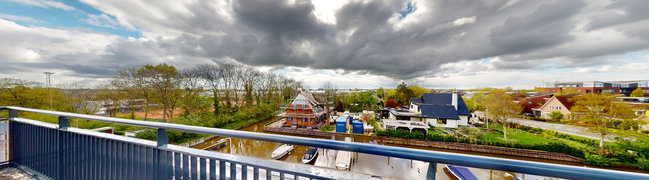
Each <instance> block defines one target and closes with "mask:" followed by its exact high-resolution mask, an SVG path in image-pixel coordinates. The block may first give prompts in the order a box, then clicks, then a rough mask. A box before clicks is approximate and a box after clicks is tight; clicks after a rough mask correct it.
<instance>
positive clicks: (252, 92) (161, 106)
mask: <svg viewBox="0 0 649 180" xmlns="http://www.w3.org/2000/svg"><path fill="white" fill-rule="evenodd" d="M85 84H86V83H83V82H73V83H63V84H59V85H57V87H56V88H48V87H43V86H42V83H39V82H35V81H28V80H23V79H16V78H2V79H0V105H5V106H21V107H30V108H40V109H52V110H58V111H66V112H76V113H86V114H93V113H95V112H97V110H98V108H96V107H93V105H92V102H93V101H105V102H112V103H108V104H109V106H115V107H114V108H111V109H117V106H120V103H122V104H126V107H129V108H131V112H133V111H135V110H136V109H137V108H138V106H143V107H141V109H143V111H144V119H148V116H150V114H149V112H150V111H151V110H161V111H162V114H163V116H162V117H163V118H162V120H164V121H168V120H169V119H171V118H173V116H174V111H177V110H181V111H182V113H183V114H184V115H189V114H193V113H202V112H205V111H211V112H212V113H213V114H214V115H220V114H232V113H235V112H237V111H238V110H240V109H241V108H243V107H252V106H257V105H261V104H265V105H270V106H272V107H274V108H275V109H278V108H279V107H280V106H282V105H283V104H284V103H286V102H287V101H288V100H290V99H291V98H292V97H293V96H295V94H296V92H297V90H298V89H299V88H302V83H301V82H299V81H296V80H293V79H291V78H286V77H283V76H281V75H278V74H275V73H271V72H261V71H258V70H256V69H254V68H252V67H250V66H246V65H242V64H202V65H197V66H194V67H191V68H188V69H183V70H178V69H177V68H176V67H174V66H172V65H167V64H157V65H143V66H135V67H126V68H122V69H118V70H117V71H116V74H115V76H114V77H113V78H112V79H110V80H109V81H108V82H104V83H100V84H99V85H97V86H96V87H94V88H89V87H86V85H85ZM49 96H51V97H52V98H53V101H54V104H53V105H52V106H49V105H48V104H49V103H48V97H49ZM115 114H116V112H109V115H111V116H114V115H115ZM131 116H132V117H133V116H134V115H131ZM133 118H134V117H133Z"/></svg>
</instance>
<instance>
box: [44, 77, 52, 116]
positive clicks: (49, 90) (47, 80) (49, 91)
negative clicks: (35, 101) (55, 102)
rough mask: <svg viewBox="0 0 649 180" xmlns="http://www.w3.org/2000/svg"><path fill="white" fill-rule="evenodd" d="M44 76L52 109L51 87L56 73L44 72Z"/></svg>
mask: <svg viewBox="0 0 649 180" xmlns="http://www.w3.org/2000/svg"><path fill="white" fill-rule="evenodd" d="M43 74H45V87H46V88H47V89H48V91H47V94H48V96H49V98H50V106H49V107H50V108H52V88H51V86H52V78H51V76H52V74H54V73H53V72H43Z"/></svg>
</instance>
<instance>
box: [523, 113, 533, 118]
mask: <svg viewBox="0 0 649 180" xmlns="http://www.w3.org/2000/svg"><path fill="white" fill-rule="evenodd" d="M523 116H527V117H534V115H533V114H532V113H523Z"/></svg>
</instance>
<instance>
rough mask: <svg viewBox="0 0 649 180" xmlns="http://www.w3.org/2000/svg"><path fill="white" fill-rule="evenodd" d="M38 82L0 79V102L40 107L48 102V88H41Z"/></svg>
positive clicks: (8, 104)
mask: <svg viewBox="0 0 649 180" xmlns="http://www.w3.org/2000/svg"><path fill="white" fill-rule="evenodd" d="M40 85H41V84H40V83H38V82H35V81H26V80H23V79H14V78H2V79H0V104H1V105H7V106H20V107H30V108H42V107H45V105H47V104H49V102H48V100H47V97H48V96H47V95H48V90H47V89H44V88H41V87H40Z"/></svg>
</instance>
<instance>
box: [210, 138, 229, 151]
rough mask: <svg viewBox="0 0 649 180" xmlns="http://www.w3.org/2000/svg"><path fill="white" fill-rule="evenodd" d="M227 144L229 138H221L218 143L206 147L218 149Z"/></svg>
mask: <svg viewBox="0 0 649 180" xmlns="http://www.w3.org/2000/svg"><path fill="white" fill-rule="evenodd" d="M227 145H228V143H227V139H220V140H218V141H216V143H213V144H212V145H211V146H210V147H207V148H205V149H208V150H217V149H220V148H222V147H223V146H227Z"/></svg>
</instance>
